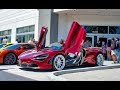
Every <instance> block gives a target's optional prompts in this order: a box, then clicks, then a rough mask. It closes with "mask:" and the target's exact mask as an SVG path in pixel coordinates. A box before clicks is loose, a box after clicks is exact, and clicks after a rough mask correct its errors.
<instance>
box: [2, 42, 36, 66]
mask: <svg viewBox="0 0 120 90" xmlns="http://www.w3.org/2000/svg"><path fill="white" fill-rule="evenodd" d="M33 49H36V46H35V45H33V44H29V43H17V44H14V45H10V46H7V47H6V48H3V49H1V50H0V64H7V65H12V64H16V62H17V59H18V56H19V55H20V54H21V53H22V52H24V51H27V50H33Z"/></svg>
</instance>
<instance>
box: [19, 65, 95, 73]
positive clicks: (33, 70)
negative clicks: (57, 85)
mask: <svg viewBox="0 0 120 90" xmlns="http://www.w3.org/2000/svg"><path fill="white" fill-rule="evenodd" d="M87 67H95V65H81V66H69V67H65V69H64V70H69V69H77V68H87ZM19 69H21V70H24V71H32V72H54V71H55V70H52V69H49V70H39V69H32V68H19Z"/></svg>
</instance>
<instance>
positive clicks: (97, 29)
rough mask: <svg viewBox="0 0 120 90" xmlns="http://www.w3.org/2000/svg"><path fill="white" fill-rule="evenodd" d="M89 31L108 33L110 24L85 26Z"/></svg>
mask: <svg viewBox="0 0 120 90" xmlns="http://www.w3.org/2000/svg"><path fill="white" fill-rule="evenodd" d="M83 27H84V29H85V30H86V32H87V33H100V34H108V26H83Z"/></svg>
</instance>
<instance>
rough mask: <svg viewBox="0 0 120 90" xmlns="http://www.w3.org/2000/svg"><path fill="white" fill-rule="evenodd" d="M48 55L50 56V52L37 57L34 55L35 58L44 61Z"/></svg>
mask: <svg viewBox="0 0 120 90" xmlns="http://www.w3.org/2000/svg"><path fill="white" fill-rule="evenodd" d="M47 57H48V54H43V55H39V56H35V57H33V59H34V60H40V61H43V60H44V59H46V58H47Z"/></svg>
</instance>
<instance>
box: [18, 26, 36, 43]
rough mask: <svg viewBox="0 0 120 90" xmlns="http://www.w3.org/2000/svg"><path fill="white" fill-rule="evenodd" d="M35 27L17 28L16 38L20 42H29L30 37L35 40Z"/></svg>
mask: <svg viewBox="0 0 120 90" xmlns="http://www.w3.org/2000/svg"><path fill="white" fill-rule="evenodd" d="M34 30H35V25H30V26H25V27H20V28H17V30H16V33H17V34H16V35H17V36H16V38H17V39H18V42H28V41H29V39H30V37H32V38H34Z"/></svg>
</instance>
